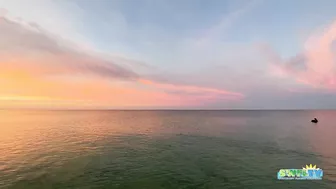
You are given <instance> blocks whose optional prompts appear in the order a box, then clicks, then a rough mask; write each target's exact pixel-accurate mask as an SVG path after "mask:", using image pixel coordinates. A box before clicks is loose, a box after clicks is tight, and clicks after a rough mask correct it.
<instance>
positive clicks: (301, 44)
mask: <svg viewBox="0 0 336 189" xmlns="http://www.w3.org/2000/svg"><path fill="white" fill-rule="evenodd" d="M333 7H336V1H334V0H321V1H315V0H306V1H290V0H283V1H278V0H210V1H208V0H182V1H180V0H97V1H91V0H31V1H29V2H28V1H26V0H0V108H65V109H67V108H76V109H77V108H79V109H86V108H89V109H91V108H93V109H94V108H108V109H109V108H111V109H115V108H117V109H165V108H168V109H334V108H336V101H335V99H336V59H335V58H336V57H335V55H336V54H335V53H336V41H335V40H336V12H335V11H334V9H333Z"/></svg>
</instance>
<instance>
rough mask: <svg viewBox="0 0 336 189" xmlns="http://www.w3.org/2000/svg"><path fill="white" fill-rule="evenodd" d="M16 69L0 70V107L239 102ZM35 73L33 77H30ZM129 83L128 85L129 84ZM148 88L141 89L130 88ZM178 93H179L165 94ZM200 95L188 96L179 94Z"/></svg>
mask: <svg viewBox="0 0 336 189" xmlns="http://www.w3.org/2000/svg"><path fill="white" fill-rule="evenodd" d="M32 71H34V70H33V69H32V68H30V70H26V69H22V68H17V69H13V68H10V69H7V70H4V69H3V70H2V71H0V77H1V79H0V85H1V88H0V107H60V108H61V107H66V108H67V107H76V108H81V107H104V108H108V107H155V106H194V105H199V104H202V103H205V102H207V101H213V100H216V99H217V98H218V97H219V96H220V95H227V96H228V99H230V100H235V99H240V98H242V97H243V95H241V94H239V93H231V92H227V91H221V90H218V89H209V88H202V87H193V86H183V85H181V86H177V85H172V84H163V83H157V82H154V81H150V80H145V79H139V80H138V81H136V82H133V81H128V82H126V81H125V82H123V83H121V84H120V82H119V83H118V82H117V81H110V80H105V79H102V78H99V77H89V76H87V77H79V78H77V79H76V80H71V79H69V78H67V79H59V78H56V79H55V78H52V77H45V76H43V75H38V74H36V73H32ZM34 74H36V75H34ZM129 84H131V85H129ZM141 85H142V86H149V87H150V88H151V89H142V88H141V87H140V88H139V87H134V86H141ZM167 91H178V92H182V94H174V93H169V92H167ZM196 92H199V93H202V94H201V95H190V94H183V93H196Z"/></svg>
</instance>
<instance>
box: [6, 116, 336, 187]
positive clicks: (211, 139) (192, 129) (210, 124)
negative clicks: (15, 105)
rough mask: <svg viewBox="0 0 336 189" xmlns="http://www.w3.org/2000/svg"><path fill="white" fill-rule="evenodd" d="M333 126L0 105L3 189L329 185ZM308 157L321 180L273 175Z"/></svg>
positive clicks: (335, 138) (335, 152)
mask: <svg viewBox="0 0 336 189" xmlns="http://www.w3.org/2000/svg"><path fill="white" fill-rule="evenodd" d="M313 117H317V118H318V119H319V121H320V122H319V123H318V124H313V123H311V122H310V120H311V119H312V118H313ZM335 123H336V111H32V110H30V111H14V110H12V111H8V110H2V111H0V188H13V189H14V188H22V189H30V188H78V189H79V188H80V189H86V188H87V189H89V188H90V189H91V188H111V189H113V188H120V189H121V188H123V189H124V188H125V189H126V188H130V189H164V188H165V189H168V188H169V189H179V188H181V189H182V188H185V189H187V188H190V189H193V188H211V189H212V188H216V189H217V188H218V189H225V188H236V189H238V188H239V189H240V188H244V189H245V188H246V189H266V188H272V189H284V188H295V189H296V188H308V189H309V188H312V189H317V188H318V189H327V188H328V189H329V188H330V189H331V188H336V124H335ZM306 164H314V165H315V164H316V165H317V167H319V168H321V169H323V171H324V177H323V180H320V181H307V180H306V181H303V180H301V181H278V180H277V172H278V171H279V169H286V168H288V169H290V168H294V169H295V168H298V169H299V168H302V167H303V166H305V165H306Z"/></svg>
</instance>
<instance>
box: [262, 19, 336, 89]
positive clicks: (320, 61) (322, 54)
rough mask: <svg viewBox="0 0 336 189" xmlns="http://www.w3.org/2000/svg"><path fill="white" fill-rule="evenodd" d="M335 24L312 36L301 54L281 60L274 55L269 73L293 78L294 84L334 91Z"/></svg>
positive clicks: (335, 82)
mask: <svg viewBox="0 0 336 189" xmlns="http://www.w3.org/2000/svg"><path fill="white" fill-rule="evenodd" d="M335 45H336V22H334V23H333V24H331V25H330V26H329V27H328V28H325V30H324V31H323V32H322V33H320V34H315V35H312V36H311V37H310V38H309V39H308V40H307V42H306V44H305V46H304V47H305V49H304V51H303V52H302V53H301V54H298V55H297V56H295V57H293V58H291V59H289V60H286V61H284V60H281V58H279V57H275V56H274V53H269V52H268V55H269V56H270V57H271V56H272V57H271V58H272V61H273V64H272V66H271V72H272V73H274V74H276V75H277V76H281V77H290V78H294V79H295V80H296V82H298V83H301V84H303V85H308V86H311V87H313V88H320V89H326V90H333V91H334V90H336V46H335Z"/></svg>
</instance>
